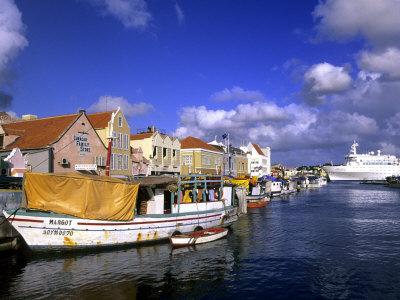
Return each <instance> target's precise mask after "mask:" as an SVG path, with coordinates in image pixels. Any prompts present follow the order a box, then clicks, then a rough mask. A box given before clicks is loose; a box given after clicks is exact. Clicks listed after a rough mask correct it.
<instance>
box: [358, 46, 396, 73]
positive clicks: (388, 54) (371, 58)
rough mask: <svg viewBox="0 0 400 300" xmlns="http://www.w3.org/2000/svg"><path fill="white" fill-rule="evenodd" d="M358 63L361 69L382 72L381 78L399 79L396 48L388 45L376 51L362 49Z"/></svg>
mask: <svg viewBox="0 0 400 300" xmlns="http://www.w3.org/2000/svg"><path fill="white" fill-rule="evenodd" d="M358 64H359V66H360V67H361V68H363V69H366V70H369V71H373V72H379V73H383V78H387V79H389V80H399V79H400V50H399V49H398V48H395V47H390V48H387V49H386V50H384V51H381V52H378V53H371V52H368V51H362V52H361V55H360V59H359V61H358Z"/></svg>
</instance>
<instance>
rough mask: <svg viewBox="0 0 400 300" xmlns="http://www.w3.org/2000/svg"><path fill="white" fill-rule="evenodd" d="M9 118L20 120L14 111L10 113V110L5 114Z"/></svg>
mask: <svg viewBox="0 0 400 300" xmlns="http://www.w3.org/2000/svg"><path fill="white" fill-rule="evenodd" d="M6 113H7V114H8V115H9V116H10V117H11V118H13V119H17V120H18V119H21V118H20V117H19V116H18V115H17V113H16V112H14V111H12V110H10V111H7V112H6Z"/></svg>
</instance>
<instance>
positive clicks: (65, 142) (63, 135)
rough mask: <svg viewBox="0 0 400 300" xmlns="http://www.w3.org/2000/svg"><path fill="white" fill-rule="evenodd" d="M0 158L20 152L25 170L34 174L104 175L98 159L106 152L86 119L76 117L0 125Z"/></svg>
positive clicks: (22, 121) (75, 115) (68, 116)
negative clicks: (13, 152) (14, 150)
mask: <svg viewBox="0 0 400 300" xmlns="http://www.w3.org/2000/svg"><path fill="white" fill-rule="evenodd" d="M0 141H2V145H0V146H1V147H2V148H3V150H1V151H0V156H2V157H6V156H8V155H9V153H10V152H11V151H12V150H13V149H14V148H16V147H18V148H19V149H21V152H22V154H23V155H24V160H25V162H26V164H27V166H26V167H27V168H29V169H31V171H32V172H38V173H65V172H67V173H69V172H83V173H91V174H99V175H104V174H105V167H98V166H97V165H96V164H95V162H96V161H97V160H98V159H96V158H98V157H107V149H106V147H105V146H104V144H103V142H102V141H101V139H100V137H99V136H98V134H97V133H96V130H95V129H94V128H93V126H92V124H91V122H90V121H89V119H88V118H87V116H86V113H85V111H80V112H79V113H77V114H71V115H63V116H55V117H48V118H40V119H38V118H36V117H34V116H31V115H30V116H29V120H24V119H23V120H20V121H16V122H11V123H5V124H1V125H0Z"/></svg>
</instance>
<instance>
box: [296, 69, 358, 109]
mask: <svg viewBox="0 0 400 300" xmlns="http://www.w3.org/2000/svg"><path fill="white" fill-rule="evenodd" d="M352 82H353V80H352V78H351V77H350V75H349V74H348V73H347V71H346V69H345V68H344V67H335V66H333V65H331V64H329V63H326V62H325V63H321V64H316V65H313V66H311V68H310V69H309V70H308V71H307V72H306V73H305V74H304V85H303V91H302V96H303V98H304V100H305V102H306V103H307V104H309V105H311V106H317V105H321V104H325V103H326V96H327V95H330V94H335V93H342V92H344V91H346V90H349V89H350V88H351V87H352Z"/></svg>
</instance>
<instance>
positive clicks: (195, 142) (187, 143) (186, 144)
mask: <svg viewBox="0 0 400 300" xmlns="http://www.w3.org/2000/svg"><path fill="white" fill-rule="evenodd" d="M192 148H200V149H207V150H211V151H216V152H222V151H221V150H219V149H217V148H215V147H214V146H211V145H209V144H207V143H206V142H204V141H202V140H200V139H198V138H195V137H192V136H189V137H187V138H184V139H183V140H181V149H192Z"/></svg>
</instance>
